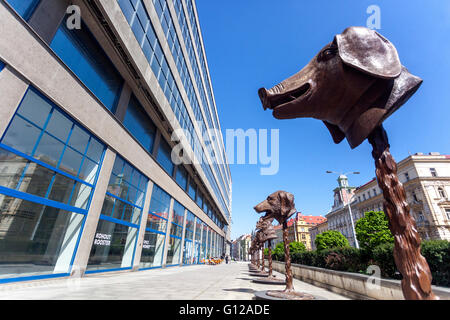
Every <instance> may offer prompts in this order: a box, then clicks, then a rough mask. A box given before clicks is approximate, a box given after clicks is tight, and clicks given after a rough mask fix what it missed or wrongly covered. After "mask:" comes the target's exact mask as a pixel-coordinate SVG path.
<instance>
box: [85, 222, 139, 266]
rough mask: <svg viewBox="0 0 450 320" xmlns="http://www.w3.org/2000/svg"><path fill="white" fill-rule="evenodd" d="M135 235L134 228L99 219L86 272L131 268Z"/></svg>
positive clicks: (136, 231)
mask: <svg viewBox="0 0 450 320" xmlns="http://www.w3.org/2000/svg"><path fill="white" fill-rule="evenodd" d="M137 233H138V230H137V229H136V228H133V227H128V226H125V225H122V224H119V223H114V222H110V221H106V220H103V219H100V221H99V222H98V226H97V231H96V233H95V237H94V242H93V244H92V249H91V253H90V255H89V261H88V265H87V271H91V270H105V269H116V268H129V267H131V264H132V257H133V253H134V249H135V246H136V239H137Z"/></svg>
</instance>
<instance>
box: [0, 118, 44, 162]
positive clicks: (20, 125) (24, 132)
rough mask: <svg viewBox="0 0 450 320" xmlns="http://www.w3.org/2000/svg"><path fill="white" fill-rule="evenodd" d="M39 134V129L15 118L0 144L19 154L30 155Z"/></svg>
mask: <svg viewBox="0 0 450 320" xmlns="http://www.w3.org/2000/svg"><path fill="white" fill-rule="evenodd" d="M40 133H41V130H40V129H38V128H37V127H35V126H34V125H32V124H30V123H29V122H27V121H25V120H23V119H22V118H20V117H17V116H16V117H14V120H13V121H12V122H11V124H10V126H9V128H8V131H7V132H6V134H5V136H4V138H3V140H2V142H3V143H4V144H6V145H7V146H10V147H12V148H14V149H16V150H18V151H20V152H23V153H25V154H27V155H31V153H32V151H33V148H34V146H35V145H36V142H37V141H38V138H39V135H40Z"/></svg>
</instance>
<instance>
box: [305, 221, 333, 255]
mask: <svg viewBox="0 0 450 320" xmlns="http://www.w3.org/2000/svg"><path fill="white" fill-rule="evenodd" d="M327 230H328V221H327V220H325V221H324V222H322V223H319V224H317V225H315V226H313V227H311V228H310V229H309V237H310V239H311V250H316V249H317V246H316V237H317V235H318V234H320V233H322V232H325V231H327Z"/></svg>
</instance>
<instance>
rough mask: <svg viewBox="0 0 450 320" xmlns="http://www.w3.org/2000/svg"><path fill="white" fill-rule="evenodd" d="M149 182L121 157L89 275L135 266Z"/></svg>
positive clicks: (111, 181) (103, 216)
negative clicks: (135, 255) (134, 261)
mask: <svg viewBox="0 0 450 320" xmlns="http://www.w3.org/2000/svg"><path fill="white" fill-rule="evenodd" d="M147 183H148V178H147V177H146V176H144V175H143V174H142V173H141V172H139V171H138V170H137V169H136V168H134V167H133V166H132V165H130V164H129V163H128V162H127V161H125V160H124V159H123V158H122V157H121V156H119V155H117V156H116V160H115V162H114V166H113V170H112V173H111V177H110V180H109V185H108V188H107V191H106V196H105V200H104V202H103V207H102V211H101V215H100V221H99V224H98V226H97V231H96V234H95V238H94V242H93V245H92V248H91V253H90V256H89V261H88V265H87V271H86V272H99V271H108V270H116V269H127V268H131V266H132V265H133V259H134V254H135V250H136V243H137V238H138V233H139V226H140V222H141V218H142V211H143V207H144V199H145V195H146V188H147Z"/></svg>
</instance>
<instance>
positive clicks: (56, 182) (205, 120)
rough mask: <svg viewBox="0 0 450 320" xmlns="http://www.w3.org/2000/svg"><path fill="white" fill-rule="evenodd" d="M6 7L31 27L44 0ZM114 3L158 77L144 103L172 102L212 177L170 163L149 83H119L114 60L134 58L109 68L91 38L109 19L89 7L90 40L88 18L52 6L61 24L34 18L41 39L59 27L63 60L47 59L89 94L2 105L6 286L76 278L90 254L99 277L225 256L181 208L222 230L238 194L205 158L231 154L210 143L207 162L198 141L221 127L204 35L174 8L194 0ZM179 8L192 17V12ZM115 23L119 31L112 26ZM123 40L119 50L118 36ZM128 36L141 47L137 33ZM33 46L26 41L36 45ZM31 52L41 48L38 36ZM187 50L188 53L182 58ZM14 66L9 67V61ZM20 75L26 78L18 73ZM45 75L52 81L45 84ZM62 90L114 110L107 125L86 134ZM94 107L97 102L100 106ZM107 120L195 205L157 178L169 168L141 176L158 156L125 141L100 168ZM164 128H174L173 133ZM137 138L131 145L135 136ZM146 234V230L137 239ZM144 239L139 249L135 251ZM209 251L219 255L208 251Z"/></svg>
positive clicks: (1, 229)
mask: <svg viewBox="0 0 450 320" xmlns="http://www.w3.org/2000/svg"><path fill="white" fill-rule="evenodd" d="M6 2H7V3H8V4H9V5H11V7H12V8H13V9H14V10H15V11H16V12H17V13H18V14H19V15H20V16H21V17H22V18H23V19H24V20H26V21H28V20H29V19H30V17H31V16H32V14H33V13H34V11H35V10H36V8H37V6H38V5H39V3H40V0H20V1H19V0H6ZM117 3H118V4H119V5H120V7H121V9H122V11H123V14H124V16H125V18H126V19H127V21H128V23H129V25H130V28H131V30H132V32H133V33H134V35H135V38H136V40H137V42H138V43H139V45H140V47H141V49H142V51H143V53H144V55H145V57H146V58H147V60H148V63H149V66H150V69H151V71H150V72H151V73H153V74H154V76H155V77H156V79H157V82H158V84H157V85H156V87H154V88H153V87H151V88H150V91H151V92H144V93H149V96H147V97H149V98H150V97H153V98H154V97H156V99H157V100H158V101H156V102H155V101H153V102H155V103H156V104H158V103H160V102H161V101H159V99H160V97H162V98H163V99H167V102H168V106H170V107H171V109H172V111H173V112H174V114H175V117H176V119H177V121H178V122H179V124H180V126H181V127H182V128H183V129H185V134H186V137H187V139H188V142H189V144H190V145H191V147H192V149H193V150H194V153H195V157H196V158H197V159H198V160H200V161H201V162H202V163H201V167H202V170H203V172H204V174H205V176H206V178H204V180H205V181H202V179H203V178H201V177H202V175H195V174H196V173H195V170H194V174H193V175H190V173H189V172H191V169H192V168H191V167H189V166H188V165H186V166H185V165H179V166H175V165H174V163H173V162H172V159H171V151H172V150H171V147H170V144H169V143H168V142H167V141H168V140H164V138H162V137H163V135H164V132H158V130H159V131H163V130H168V132H169V133H170V132H171V130H172V129H173V128H171V126H170V123H167V122H166V123H164V122H163V123H162V124H160V121H159V120H158V121H156V118H154V119H155V122H153V121H152V118H151V117H150V116H149V113H148V111H149V110H148V109H149V108H150V109H151V108H155V105H153V103H148V101H147V100H145V101H144V100H140V101H139V100H138V98H137V97H139V98H140V97H141V94H143V92H142V91H141V92H140V93H138V91H136V90H142V89H144V90H145V86H142V88H140V87H139V86H138V87H136V86H135V85H134V83H133V84H127V85H125V86H124V82H125V80H124V79H123V78H122V77H121V75H120V74H119V72H118V71H117V70H123V67H125V65H122V66H120V65H119V64H117V63H116V62H120V63H122V62H124V61H121V59H122V58H124V57H126V58H130V57H131V55H129V51H128V50H124V52H119V54H120V57H119V56H116V58H117V59H113V61H114V64H113V62H112V61H111V60H110V59H109V57H108V55H107V54H106V53H105V51H104V49H103V48H102V46H101V45H100V43H99V42H97V40H96V39H100V38H99V36H103V34H102V32H101V30H100V29H102V28H104V29H105V30H106V35H108V36H110V35H109V34H107V33H108V26H106V24H107V23H108V21H109V20H108V19H106V20H105V21H106V22H105V21H104V22H105V23H104V24H103V25H102V24H98V21H97V20H96V19H95V17H94V16H93V14H95V13H96V12H94V11H95V10H92V11H89V12H86V14H87V16H86V17H84V16H83V18H85V19H86V20H84V21H85V22H89V26H90V27H91V26H92V32H93V33H91V31H90V30H89V28H88V26H87V25H86V24H85V23H84V22H82V26H81V29H70V30H69V28H68V27H67V24H66V22H67V18H68V16H67V15H66V16H65V17H64V14H65V13H61V12H59V11H58V10H56V9H55V11H54V12H52V10H53V9H52V8H51V6H50V7H47V6H46V10H48V14H49V15H50V14H59V16H58V17H59V19H49V23H50V24H51V25H46V24H45V23H44V22H42V21H39V22H38V21H35V20H36V18H37V16H35V17H33V23H36V25H39V28H36V30H35V32H36V33H37V34H38V35H42V34H41V32H46V31H45V30H54V31H55V34H54V36H53V39H49V40H48V41H49V43H50V49H51V50H53V52H54V53H55V54H56V56H57V57H56V56H55V55H51V56H52V57H53V59H54V61H53V62H52V61H50V60H49V62H48V63H49V66H50V65H51V64H52V63H55V64H59V65H61V64H64V65H65V66H66V67H67V68H65V69H61V70H62V72H65V73H66V74H67V75H68V76H71V77H73V78H74V79H76V80H77V81H78V82H79V83H80V84H82V85H83V88H84V89H85V90H82V91H83V92H81V93H80V90H79V88H78V87H77V86H76V87H75V88H66V90H67V93H66V92H57V91H51V92H50V91H49V92H40V91H38V90H37V89H36V88H34V87H32V86H30V87H29V88H28V89H27V90H26V92H25V94H23V92H21V93H20V94H21V95H22V94H23V97H22V100H21V101H20V103H19V104H18V106H17V105H15V106H7V105H5V106H2V108H3V107H4V108H5V110H6V109H7V108H10V109H9V110H10V113H11V114H12V113H14V114H13V117H12V118H11V120H10V122H9V123H8V126H7V127H6V129H5V130H4V132H0V135H1V136H0V283H5V282H12V281H23V280H29V279H30V280H33V279H37V278H41V277H42V278H48V277H58V276H68V275H70V273H71V272H72V271H73V270H72V269H73V265H74V264H75V263H76V264H78V262H79V260H78V259H79V258H80V257H83V256H88V259H87V260H88V261H87V265H85V266H81V267H82V268H84V267H86V272H87V273H94V272H105V271H114V270H127V269H132V267H133V266H138V268H139V269H141V270H143V269H151V268H159V267H162V266H163V262H164V263H165V265H167V266H175V265H180V264H187V265H190V264H197V263H201V261H202V259H204V258H206V257H209V256H213V253H214V252H216V251H217V250H219V251H220V250H221V249H220V248H221V247H220V241H217V240H215V242H214V243H215V246H214V247H213V246H212V245H211V244H212V243H213V242H212V241H213V237H214V236H216V238H217V235H216V234H215V233H214V232H213V231H212V230H211V228H210V227H208V224H211V221H210V220H209V219H208V221H206V220H205V221H206V223H205V222H204V221H202V220H200V219H199V218H198V217H196V216H195V215H194V214H193V213H192V212H190V211H189V210H187V209H186V208H185V206H186V207H191V206H193V205H194V203H195V204H197V205H198V207H199V208H200V209H201V210H203V211H204V212H205V213H206V214H207V215H208V216H209V217H210V218H211V220H212V221H213V222H214V223H216V224H217V225H218V226H221V225H222V222H221V218H222V215H221V214H220V212H219V210H220V211H223V212H224V213H225V214H226V215H229V212H228V209H227V208H228V206H227V205H228V204H229V197H228V194H229V192H230V191H231V189H230V187H231V185H230V184H229V182H228V177H227V172H225V171H224V169H223V168H224V167H223V166H222V165H217V164H214V163H211V161H210V160H209V159H210V158H211V157H212V156H213V154H214V153H215V154H216V155H214V157H217V155H220V156H219V158H220V157H222V156H223V155H224V153H223V152H221V151H220V150H221V148H219V142H220V140H213V142H212V147H213V149H214V150H213V153H212V154H211V155H210V154H209V152H211V151H210V150H209V148H205V149H204V148H203V146H202V144H201V143H200V142H201V141H202V140H201V139H202V138H201V134H203V133H205V132H206V129H208V128H218V124H217V123H215V119H214V117H215V116H216V115H215V110H214V108H215V105H214V101H213V100H212V96H210V94H211V93H210V88H209V89H208V87H209V86H210V84H209V79H208V78H207V76H209V75H208V74H207V73H204V70H203V69H202V68H203V67H202V62H198V61H200V60H199V59H203V57H202V56H201V55H199V52H198V47H197V43H196V41H197V40H193V38H192V39H191V34H194V32H193V31H195V30H194V29H192V28H193V27H192V25H190V24H192V23H193V22H192V21H190V19H189V20H188V19H186V17H185V16H184V12H183V13H182V16H181V15H180V14H179V9H180V8H181V9H183V6H185V5H186V3H188V2H186V3H185V2H181V1H177V0H174V1H173V4H174V6H175V11H170V10H169V8H168V4H167V2H166V0H154V1H143V0H117ZM169 3H170V2H169ZM102 5H112V6H115V5H116V3H115V2H109V3H108V4H106V3H102V4H100V6H102ZM146 6H154V7H155V10H156V13H157V17H156V16H155V17H152V19H153V22H157V23H159V22H160V23H161V26H162V30H163V31H164V35H162V34H159V37H160V38H157V36H156V34H155V30H156V29H159V26H156V25H155V27H156V29H154V26H153V25H152V22H151V20H150V18H149V15H148V12H147V9H149V8H146ZM184 9H186V10H188V9H187V7H186V8H184ZM184 9H183V11H184ZM5 12H6V11H5ZM102 12H103V11H102ZM103 13H104V12H103ZM173 13H174V14H173ZM6 14H11V13H8V12H6ZM172 14H173V16H172ZM39 15H40V13H39ZM92 18H94V19H92ZM119 18H120V16H119ZM155 19H156V20H155ZM158 19H159V22H158ZM177 19H181V20H183V21H178V23H180V27H181V29H182V34H179V33H178V32H176V30H175V26H176V25H177ZM10 20H11V21H13V22H14V23H18V24H23V23H24V22H23V21H21V19H10ZM55 21H56V22H55ZM60 21H61V22H60ZM8 23H9V22H8ZM102 23H103V22H102ZM96 24H98V25H96ZM125 26H126V25H125ZM97 27H99V28H100V29H99V28H97ZM109 27H111V28H112V29H114V27H115V26H109ZM121 27H123V26H121ZM11 30H13V29H11ZM109 31H111V30H109ZM113 31H114V30H113ZM196 32H198V31H196ZM113 33H114V32H113ZM94 34H95V36H94ZM114 34H115V35H116V36H117V34H116V33H114ZM161 36H162V37H163V38H161ZM164 37H165V39H164ZM184 37H186V38H184ZM111 40H113V39H111ZM117 40H118V43H119V44H122V43H121V41H120V40H121V39H117ZM129 40H130V41H134V38H133V39H129ZM166 40H167V43H166ZM33 41H34V40H30V43H31V42H33ZM114 41H115V40H113V42H114ZM114 44H117V43H114ZM167 44H168V50H167V49H166V47H167ZM32 45H42V43H41V42H40V41H38V43H37V44H34V42H33V43H32ZM184 47H186V48H187V50H188V51H187V54H186V51H185V50H184ZM163 48H164V50H163ZM125 49H126V48H125ZM51 50H50V51H51ZM118 51H120V50H118ZM106 52H108V53H109V52H110V51H106ZM111 52H112V51H111ZM130 52H131V51H130ZM19 54H20V53H19ZM111 54H114V55H115V54H116V53H111ZM167 54H169V55H167ZM169 56H172V58H173V59H174V60H175V67H173V64H172V67H169V61H172V60H171V59H172V58H171V57H169ZM131 58H133V57H131ZM131 60H133V59H130V61H128V60H127V61H125V62H126V63H130V65H133V63H134V62H133V61H131ZM170 63H171V62H170ZM11 64H12V65H14V64H13V61H11ZM4 68H5V63H4V62H3V61H0V72H5V71H6V70H3V69H4ZM19 69H20V68H19ZM69 69H70V70H69ZM150 69H149V70H150ZM16 71H17V72H18V73H19V74H20V73H21V72H20V70H16ZM4 75H6V74H3V76H4ZM1 76H2V75H1V74H0V77H1ZM13 76H16V75H15V74H13ZM21 76H23V77H24V79H27V80H28V82H34V81H36V83H39V82H37V80H38V79H28V78H27V77H28V76H29V75H27V74H21ZM54 76H55V79H59V76H61V75H60V74H59V73H55V75H54ZM133 76H136V75H135V74H133ZM139 76H141V75H139ZM147 76H148V74H147ZM36 77H38V75H36ZM180 79H181V80H180ZM41 80H45V79H40V80H39V81H41ZM142 80H145V79H142ZM127 81H128V78H127ZM2 83H3V81H2ZM2 85H3V84H2ZM42 87H44V88H45V86H42ZM55 88H56V87H55ZM123 88H125V89H126V90H128V89H130V90H131V91H132V92H131V95H130V98H129V101H125V100H126V99H125V98H127V96H128V92H125V91H123V90H122V89H123ZM136 88H137V89H136ZM2 89H3V88H2ZM7 89H8V90H10V89H14V90H16V88H7ZM73 89H75V90H73ZM159 89H161V90H162V92H163V94H164V96H161V95H159V94H158V95H155V93H158V92H153V90H159ZM55 90H56V89H55ZM122 91H123V93H124V94H123V95H122ZM5 92H9V91H7V90H5ZM11 92H13V91H11ZM13 93H14V92H13ZM125 93H126V94H125ZM64 94H67V97H74V94H78V95H85V96H86V97H93V96H95V97H96V98H97V100H98V101H99V102H101V104H102V105H103V106H104V107H106V108H107V109H108V110H109V111H110V114H109V115H107V114H106V115H105V118H104V119H98V123H99V126H98V127H97V126H96V124H95V123H92V122H91V125H92V127H84V126H83V125H82V124H81V122H83V123H85V124H86V122H84V121H85V120H83V119H85V118H84V117H85V115H81V114H79V113H77V112H78V111H75V110H73V108H74V107H77V104H72V103H67V105H61V106H57V105H56V104H55V102H53V101H67V100H66V96H64V97H65V98H63V99H61V97H62V96H61V95H64ZM142 96H143V95H142ZM119 97H122V98H121V99H120V100H121V106H120V110H116V109H117V103H118V101H119ZM164 97H165V98H164ZM51 99H52V100H51ZM127 99H128V98H127ZM83 100H84V99H83ZM83 100H82V99H80V101H83ZM149 100H150V99H149ZM5 101H11V99H6V100H5ZM122 102H123V105H122ZM141 102H142V104H141ZM162 102H163V103H165V104H167V103H166V102H165V101H162ZM90 107H91V108H98V107H99V106H98V105H97V104H96V103H94V104H92V106H90ZM190 109H191V110H192V113H190V114H191V115H190V114H189V112H191V111H189V110H190ZM125 110H126V111H125ZM93 111H95V110H93ZM116 111H117V115H119V114H120V115H123V121H122V120H121V119H118V118H119V117H118V116H117V115H114V114H113V113H115V112H116ZM156 111H161V110H156ZM8 112H9V111H8ZM162 113H163V114H162V115H161V114H159V116H160V117H161V119H164V116H171V117H173V116H172V115H171V114H165V113H166V111H165V109H164V110H163V112H162ZM5 114H6V111H5ZM93 114H95V112H93ZM71 115H74V117H76V118H77V119H74V118H72V116H71ZM88 116H90V115H88ZM96 120H97V119H96ZM110 120H113V121H116V122H118V123H117V124H120V122H121V124H122V125H123V127H124V128H125V129H126V132H125V131H121V132H117V134H121V135H122V134H127V135H128V134H129V135H130V137H127V138H130V139H129V140H128V141H129V142H130V143H132V144H135V145H132V146H131V147H133V148H135V147H139V146H142V147H143V148H144V149H145V150H146V151H147V153H149V154H150V155H152V156H153V158H152V159H154V160H156V161H157V162H158V163H159V164H160V166H161V168H162V169H163V170H164V171H166V172H167V173H168V175H169V176H170V177H167V176H166V177H165V178H164V179H173V180H174V181H175V182H176V183H177V184H178V185H179V186H180V187H181V188H182V189H183V190H184V191H185V192H186V194H187V195H188V196H189V197H190V198H191V199H192V200H193V202H190V200H189V199H187V198H186V197H184V199H185V200H183V201H187V202H188V203H183V204H182V203H179V202H177V201H176V200H175V199H174V198H173V197H172V195H171V194H169V193H167V192H166V191H165V190H163V189H162V188H161V187H159V186H158V185H156V184H155V183H154V182H155V181H156V182H158V179H161V177H164V176H165V175H164V174H163V175H161V173H162V170H160V168H159V167H156V168H154V169H155V170H156V172H155V173H153V171H154V170H151V172H148V171H144V172H146V174H147V175H148V177H147V176H145V175H144V174H143V173H141V172H140V171H139V169H141V170H144V169H142V167H141V166H140V165H139V164H138V163H139V161H148V160H150V159H151V158H150V157H149V158H148V159H146V158H145V157H146V156H147V155H146V154H145V153H139V155H138V156H139V157H142V156H143V157H144V158H143V159H137V158H136V157H135V156H134V155H133V154H130V153H129V152H127V150H126V146H127V145H126V144H125V145H124V144H123V140H121V141H119V143H118V144H114V143H111V144H110V146H109V150H108V157H107V158H108V159H111V160H108V161H105V163H104V164H103V158H104V157H105V151H106V149H107V147H108V146H107V143H109V141H111V132H108V131H107V130H108V129H109V130H114V129H111V128H110V127H105V126H104V125H105V124H108V121H110ZM197 121H198V123H199V124H198V128H199V129H200V130H198V129H195V130H194V122H195V123H197ZM167 124H169V128H166V125H167ZM112 127H113V128H118V127H114V126H112ZM94 133H95V134H94ZM160 133H162V135H160ZM113 134H116V132H114V133H113ZM96 135H97V136H96ZM131 136H132V137H133V138H134V139H131ZM157 136H158V137H159V136H161V139H159V138H158V139H156V138H157ZM117 137H119V135H118V136H117ZM121 138H122V137H120V139H121ZM206 145H207V146H208V144H206ZM124 148H125V149H124ZM153 151H155V152H153ZM121 155H123V157H122V156H121ZM125 158H126V160H125ZM112 159H114V160H112ZM102 165H103V166H104V168H103V170H101V169H102ZM111 166H112V168H111ZM225 167H226V168H227V166H225ZM138 168H139V169H138ZM100 172H102V173H101V174H102V176H101V177H99V175H100ZM103 175H107V176H103ZM99 178H101V180H100V181H101V184H102V188H101V189H99V190H104V189H106V192H103V194H100V192H99V190H97V192H95V191H96V188H97V181H98V180H99ZM149 178H150V179H152V180H155V181H151V184H152V187H151V190H152V191H151V194H146V190H147V187H150V186H149V185H148V183H149V182H150V179H149ZM194 178H195V180H194ZM206 180H208V181H209V184H208V183H206ZM165 182H167V181H159V182H158V183H160V184H161V186H167V183H165ZM170 183H172V181H170ZM205 183H206V184H207V185H208V186H207V187H205ZM197 184H198V185H197ZM106 185H107V186H106ZM169 185H170V184H169ZM209 185H210V186H211V188H209ZM164 188H166V187H164ZM149 190H150V188H149ZM167 190H169V189H167ZM94 194H95V203H100V204H102V206H101V208H100V207H97V206H96V207H95V208H97V209H98V210H100V215H99V218H98V221H93V223H95V225H94V226H91V227H90V228H86V229H85V231H84V232H83V229H84V227H85V225H84V224H85V223H86V217H87V216H88V214H94V215H97V214H98V212H90V210H91V202H92V201H93V197H94ZM212 195H213V197H212ZM177 198H178V197H177ZM181 199H183V197H181ZM216 199H217V200H216ZM225 199H226V200H225ZM146 201H147V202H146ZM144 203H146V204H145V208H147V206H149V207H148V211H147V210H146V211H147V212H143V211H144ZM194 207H195V209H192V210H193V211H195V212H198V208H196V206H195V205H194ZM93 208H94V207H93ZM97 209H96V210H97ZM96 210H95V211H96ZM92 211H94V210H92ZM143 215H144V216H143ZM142 218H144V221H143V220H142ZM205 219H206V218H205ZM90 220H91V219H89V221H90ZM169 221H170V223H169ZM141 226H142V229H140V227H141ZM139 230H143V231H142V232H141V233H140V234H139ZM82 237H88V239H93V240H92V243H90V246H89V245H88V246H85V245H83V246H80V248H82V249H80V248H79V247H78V245H79V243H80V240H83V238H82ZM138 239H139V240H142V243H140V242H138ZM89 242H91V240H89ZM138 243H140V244H141V245H139V246H138ZM214 248H219V249H216V251H213V249H214ZM81 250H86V252H81ZM138 250H141V252H138ZM139 253H141V254H140V260H139V261H136V260H137V259H136V254H138V256H139ZM77 254H78V256H77ZM164 256H166V259H165V261H164ZM82 260H83V259H82ZM85 263H86V262H85Z"/></svg>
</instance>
